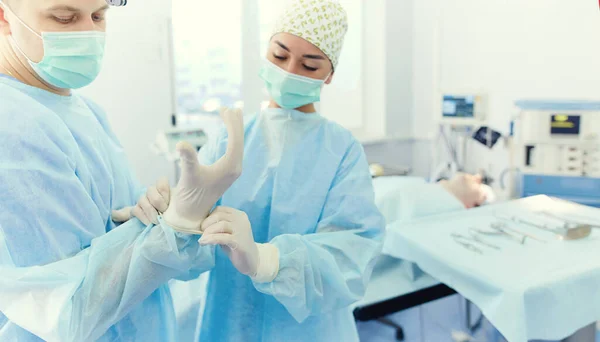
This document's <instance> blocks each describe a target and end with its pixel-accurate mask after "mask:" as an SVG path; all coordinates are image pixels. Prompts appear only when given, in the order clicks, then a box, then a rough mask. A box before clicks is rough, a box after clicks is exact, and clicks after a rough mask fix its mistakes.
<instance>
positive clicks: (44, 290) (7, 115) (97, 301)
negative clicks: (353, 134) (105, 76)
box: [0, 0, 243, 342]
mask: <svg viewBox="0 0 600 342" xmlns="http://www.w3.org/2000/svg"><path fill="white" fill-rule="evenodd" d="M107 9H108V6H107V5H106V2H105V0H0V146H1V147H0V194H2V195H1V196H0V208H1V210H0V341H20V342H23V341H42V340H45V341H178V340H179V337H178V334H177V333H178V332H177V331H176V323H175V313H174V311H173V305H172V302H171V294H170V291H169V288H168V287H167V285H166V283H167V281H169V280H170V279H172V278H181V279H189V278H194V277H197V276H198V274H199V273H200V272H203V271H205V270H208V269H210V268H211V267H212V266H213V265H214V248H213V247H208V246H207V247H205V246H200V245H199V244H198V243H197V238H196V239H194V238H192V236H190V235H182V234H179V233H176V232H175V231H174V230H173V229H171V228H170V227H169V226H167V225H165V224H158V225H149V226H146V225H144V224H142V223H141V222H140V221H138V220H131V221H129V222H127V223H125V224H122V225H121V226H119V227H117V226H116V224H115V223H113V222H112V220H111V210H112V209H113V208H121V207H124V206H128V205H132V204H135V203H136V200H137V199H138V195H140V194H142V193H143V192H144V191H143V189H141V188H140V187H139V186H138V185H137V182H136V181H135V179H134V177H133V176H132V173H131V172H130V169H129V167H128V165H127V162H126V158H125V155H124V153H123V149H122V148H121V146H120V145H119V142H118V141H117V139H116V138H115V136H114V135H113V133H112V131H111V129H110V127H109V125H108V123H107V120H106V117H105V115H104V113H103V112H102V110H101V109H100V108H98V106H96V105H95V104H93V103H91V102H90V101H88V100H86V99H84V98H82V97H80V96H77V95H76V94H73V93H72V92H71V89H77V88H81V87H84V86H86V85H88V84H90V83H91V82H92V81H93V80H94V79H95V78H96V76H97V75H98V73H99V71H100V64H101V61H102V57H103V52H104V42H105V33H104V32H105V26H106V21H105V15H106V11H107ZM223 116H224V118H225V119H226V124H227V127H228V129H229V131H230V133H231V134H230V137H231V138H230V139H229V140H230V141H231V143H232V144H231V146H230V149H229V150H228V153H227V158H224V159H223V160H222V161H221V162H217V163H215V165H213V167H211V168H205V169H203V172H204V174H205V175H207V176H210V177H209V178H210V179H211V182H204V183H203V184H202V186H201V187H199V186H195V187H194V189H201V190H208V192H209V193H213V194H214V196H215V197H214V200H213V202H212V204H214V203H215V202H216V199H217V198H218V197H220V195H221V194H222V192H220V194H219V191H221V190H222V189H226V188H227V187H228V185H229V184H231V183H232V182H233V180H235V178H236V177H237V175H238V174H239V170H240V167H239V166H240V165H241V163H242V155H243V123H242V120H241V113H235V112H231V111H226V112H224V113H223ZM235 137H238V138H240V139H237V140H236V139H235ZM228 170H230V171H228ZM205 178H206V177H205ZM215 184H216V185H218V187H217V188H218V189H217V190H214V189H213V185H215ZM158 188H160V187H158ZM219 189H221V190H219ZM162 193H163V194H164V191H163V192H162ZM167 193H168V185H167ZM156 198H161V191H159V190H158V189H157V188H156V187H153V188H150V189H149V191H148V197H146V196H143V197H142V199H143V200H141V201H140V203H141V204H140V205H139V206H138V207H136V208H137V209H134V213H137V214H138V216H144V215H143V214H141V213H143V210H142V209H143V208H142V206H147V205H150V204H151V203H154V204H156V203H157V202H156V200H155V199H156ZM173 200H175V201H178V202H183V203H184V204H185V200H180V199H178V198H177V196H174V198H173ZM157 207H158V208H159V209H160V205H158V206H157ZM164 209H166V208H163V210H164ZM152 219H153V220H154V217H153V218H152ZM155 222H156V221H155Z"/></svg>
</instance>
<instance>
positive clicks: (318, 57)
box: [275, 40, 325, 60]
mask: <svg viewBox="0 0 600 342" xmlns="http://www.w3.org/2000/svg"><path fill="white" fill-rule="evenodd" d="M275 44H277V45H279V46H280V47H281V48H282V49H284V50H285V51H287V52H291V51H290V49H289V48H288V47H287V46H285V45H283V43H282V42H280V41H278V40H276V41H275ZM302 57H304V58H310V59H321V60H324V59H325V57H323V56H321V55H303V56H302Z"/></svg>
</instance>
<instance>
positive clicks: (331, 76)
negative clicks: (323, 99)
mask: <svg viewBox="0 0 600 342" xmlns="http://www.w3.org/2000/svg"><path fill="white" fill-rule="evenodd" d="M333 74H334V73H333V72H332V73H331V75H329V77H327V79H326V80H325V84H330V83H331V80H333Z"/></svg>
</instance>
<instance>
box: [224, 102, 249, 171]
mask: <svg viewBox="0 0 600 342" xmlns="http://www.w3.org/2000/svg"><path fill="white" fill-rule="evenodd" d="M221 118H222V119H223V121H224V123H225V128H226V129H227V151H226V152H225V156H224V157H223V158H222V159H221V160H220V161H218V162H220V163H227V164H229V165H228V167H227V168H225V169H230V168H236V169H237V168H239V169H240V170H234V171H236V173H239V172H241V167H242V162H243V159H244V118H243V114H242V111H241V110H239V109H227V108H222V109H221ZM237 171H239V172H237Z"/></svg>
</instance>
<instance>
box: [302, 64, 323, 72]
mask: <svg viewBox="0 0 600 342" xmlns="http://www.w3.org/2000/svg"><path fill="white" fill-rule="evenodd" d="M302 66H303V67H304V69H306V70H308V71H317V70H319V68H313V67H309V66H308V65H306V64H302Z"/></svg>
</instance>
